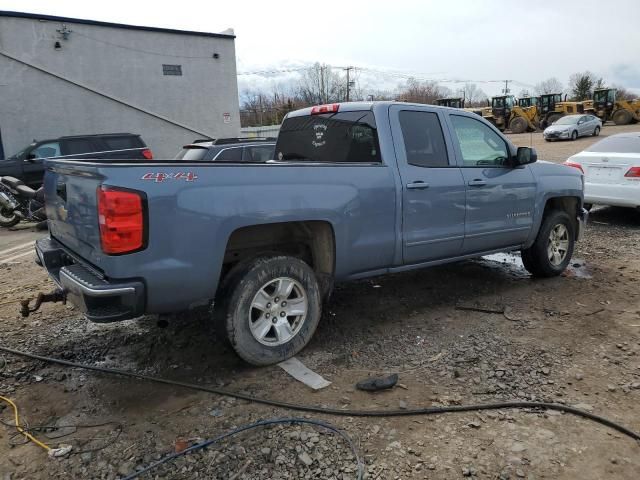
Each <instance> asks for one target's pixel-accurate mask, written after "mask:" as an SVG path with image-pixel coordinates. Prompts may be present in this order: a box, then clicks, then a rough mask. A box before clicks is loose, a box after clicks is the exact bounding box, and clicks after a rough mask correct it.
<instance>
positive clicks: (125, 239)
mask: <svg viewBox="0 0 640 480" xmlns="http://www.w3.org/2000/svg"><path fill="white" fill-rule="evenodd" d="M97 197H98V223H99V224H100V243H101V244H102V251H103V252H104V253H107V254H110V255H113V254H118V253H127V252H133V251H135V250H140V249H141V248H142V247H143V246H144V239H145V221H144V205H143V197H142V194H141V193H136V192H132V191H128V190H119V189H116V188H112V187H105V186H102V187H98V190H97Z"/></svg>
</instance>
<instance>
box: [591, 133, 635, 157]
mask: <svg viewBox="0 0 640 480" xmlns="http://www.w3.org/2000/svg"><path fill="white" fill-rule="evenodd" d="M585 152H600V153H638V154H640V135H638V136H637V137H608V138H605V139H603V140H600V141H599V142H598V143H594V144H593V145H591V146H590V147H587V148H586V149H585Z"/></svg>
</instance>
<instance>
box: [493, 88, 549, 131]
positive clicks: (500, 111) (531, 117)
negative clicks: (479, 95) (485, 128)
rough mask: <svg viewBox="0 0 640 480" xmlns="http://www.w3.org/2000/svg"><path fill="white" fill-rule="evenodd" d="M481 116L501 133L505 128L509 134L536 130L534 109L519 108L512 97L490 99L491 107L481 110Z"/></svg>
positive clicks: (501, 96)
mask: <svg viewBox="0 0 640 480" xmlns="http://www.w3.org/2000/svg"><path fill="white" fill-rule="evenodd" d="M482 116H483V117H484V118H485V119H486V120H489V121H490V122H491V123H493V124H494V125H495V126H496V127H497V128H498V129H499V130H501V131H505V130H506V129H507V128H508V129H509V130H511V133H524V132H526V131H531V132H533V131H535V130H536V123H537V118H536V116H537V109H536V107H521V106H520V105H518V102H517V101H516V99H515V97H514V96H513V95H500V96H497V97H492V98H491V107H490V108H485V109H482Z"/></svg>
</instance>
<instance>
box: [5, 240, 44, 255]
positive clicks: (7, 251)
mask: <svg viewBox="0 0 640 480" xmlns="http://www.w3.org/2000/svg"><path fill="white" fill-rule="evenodd" d="M35 243H36V242H35V241H31V242H27V243H23V244H22V245H17V246H15V247H11V248H7V249H6V250H2V251H1V252H0V255H4V254H5V253H10V252H13V251H15V250H21V249H23V248H27V247H32V246H33V245H34V244H35Z"/></svg>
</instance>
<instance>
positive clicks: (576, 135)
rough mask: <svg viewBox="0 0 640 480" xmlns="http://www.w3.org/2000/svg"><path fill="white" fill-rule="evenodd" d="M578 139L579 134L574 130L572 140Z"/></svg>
mask: <svg viewBox="0 0 640 480" xmlns="http://www.w3.org/2000/svg"><path fill="white" fill-rule="evenodd" d="M577 138H578V132H577V131H576V130H574V131H573V132H571V140H576V139H577Z"/></svg>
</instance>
